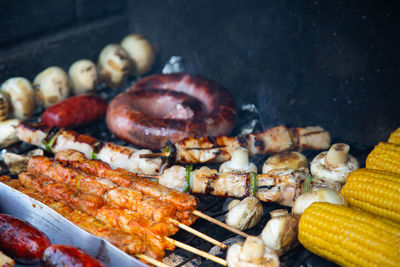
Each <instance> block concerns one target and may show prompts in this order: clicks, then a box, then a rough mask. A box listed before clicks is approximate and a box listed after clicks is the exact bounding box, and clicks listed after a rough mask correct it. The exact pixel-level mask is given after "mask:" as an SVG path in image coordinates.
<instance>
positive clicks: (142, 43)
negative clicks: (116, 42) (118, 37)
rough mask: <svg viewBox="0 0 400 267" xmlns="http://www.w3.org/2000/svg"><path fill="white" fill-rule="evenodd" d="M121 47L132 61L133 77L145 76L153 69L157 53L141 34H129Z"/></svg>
mask: <svg viewBox="0 0 400 267" xmlns="http://www.w3.org/2000/svg"><path fill="white" fill-rule="evenodd" d="M121 46H122V47H123V48H124V49H125V50H126V52H128V54H129V58H130V59H131V61H132V65H133V66H132V74H133V75H136V76H139V75H143V74H145V73H146V72H148V71H149V70H150V69H151V67H152V66H153V63H154V59H155V52H154V48H153V46H152V45H151V43H150V42H149V41H148V40H147V39H146V38H144V37H143V36H142V35H139V34H129V35H127V36H126V37H125V38H124V39H123V40H122V42H121Z"/></svg>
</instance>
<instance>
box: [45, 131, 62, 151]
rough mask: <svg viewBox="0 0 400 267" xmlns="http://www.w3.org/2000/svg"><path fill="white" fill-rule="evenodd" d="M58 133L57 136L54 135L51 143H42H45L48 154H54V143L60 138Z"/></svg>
mask: <svg viewBox="0 0 400 267" xmlns="http://www.w3.org/2000/svg"><path fill="white" fill-rule="evenodd" d="M58 133H59V132H57V133H56V134H55V135H53V136H52V137H51V138H50V140H49V142H47V143H46V142H42V143H43V145H44V149H45V150H46V151H47V152H50V153H52V152H53V145H54V142H55V141H56V139H57V137H58Z"/></svg>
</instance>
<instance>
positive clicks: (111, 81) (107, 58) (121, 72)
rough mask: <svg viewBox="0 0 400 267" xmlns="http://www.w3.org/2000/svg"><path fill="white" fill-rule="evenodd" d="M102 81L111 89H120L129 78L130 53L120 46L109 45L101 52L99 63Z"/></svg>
mask: <svg viewBox="0 0 400 267" xmlns="http://www.w3.org/2000/svg"><path fill="white" fill-rule="evenodd" d="M97 65H98V67H99V75H100V79H101V80H102V81H103V82H104V83H105V84H107V85H108V86H110V87H113V88H116V87H119V86H120V85H121V84H122V82H123V81H124V79H125V78H126V77H127V76H128V74H129V71H130V69H131V63H130V59H129V56H128V53H127V52H126V51H125V50H124V49H123V48H122V47H121V46H120V45H118V44H109V45H107V46H106V47H104V48H103V50H101V52H100V56H99V60H98V62H97Z"/></svg>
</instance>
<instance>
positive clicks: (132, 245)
mask: <svg viewBox="0 0 400 267" xmlns="http://www.w3.org/2000/svg"><path fill="white" fill-rule="evenodd" d="M30 175H31V174H29V173H24V174H22V175H21V176H25V179H24V180H25V181H27V180H28V179H27V178H29V176H30ZM26 176H28V177H26ZM31 179H32V178H31ZM0 182H2V183H5V184H7V185H8V186H10V187H12V188H14V189H16V190H18V191H20V192H22V193H24V194H26V195H28V196H30V197H32V198H34V199H36V200H38V201H40V202H42V203H43V204H45V205H47V206H48V207H50V208H52V209H53V210H55V211H56V212H58V213H59V214H61V215H62V216H63V217H65V218H66V219H68V220H69V221H71V222H72V223H74V224H76V225H77V226H78V227H80V228H82V229H83V230H85V231H87V232H89V233H91V234H93V235H95V236H98V237H101V238H104V239H105V240H107V241H109V242H110V243H111V244H113V245H115V246H116V247H118V248H119V249H121V250H123V251H124V252H126V253H129V254H132V255H133V254H137V253H146V254H148V255H149V256H152V257H155V258H160V257H162V255H155V253H154V252H152V251H148V244H147V243H146V242H145V241H143V240H142V239H141V238H140V237H139V236H137V235H136V234H135V235H132V234H128V233H125V232H123V231H120V230H116V229H114V228H113V227H112V226H110V225H106V224H103V223H101V222H100V221H98V220H97V219H96V218H94V217H93V216H90V215H87V214H85V213H83V212H81V211H79V210H73V209H71V208H70V207H68V206H66V205H64V204H62V203H60V202H57V201H55V200H53V198H50V197H49V196H47V194H43V193H41V192H39V191H37V190H35V189H34V188H31V187H24V186H23V185H22V184H21V182H20V181H19V180H15V179H10V178H9V177H6V176H3V177H1V178H0ZM42 192H43V191H42Z"/></svg>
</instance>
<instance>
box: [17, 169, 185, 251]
mask: <svg viewBox="0 0 400 267" xmlns="http://www.w3.org/2000/svg"><path fill="white" fill-rule="evenodd" d="M19 179H20V181H21V183H22V184H24V185H25V186H34V188H35V189H37V190H38V191H40V192H42V193H44V194H47V195H48V196H49V197H52V198H53V199H54V200H56V201H60V202H61V203H62V204H64V205H68V206H69V207H70V208H72V209H77V210H80V211H82V212H84V213H86V214H88V215H91V216H94V217H95V218H96V219H97V220H99V221H101V222H102V223H104V224H106V225H111V226H113V227H116V228H118V229H120V230H122V231H124V232H127V233H129V234H135V235H139V236H140V237H141V238H143V239H144V240H146V241H147V242H148V243H149V245H150V247H151V250H152V251H155V252H157V253H161V251H164V250H165V249H173V248H174V247H173V245H172V244H170V243H169V242H168V241H167V240H165V239H164V237H166V236H168V235H172V234H175V233H176V232H177V231H178V229H179V228H178V227H176V226H175V225H173V224H171V223H166V222H155V221H153V220H151V219H149V218H148V217H146V216H143V215H140V214H139V213H137V212H135V211H132V210H127V209H123V208H118V207H114V206H110V205H109V204H105V203H104V201H103V200H102V199H101V198H100V197H98V196H95V195H90V194H80V193H78V192H77V191H76V190H74V189H72V188H71V187H69V186H68V185H66V184H63V183H58V182H54V181H52V180H51V179H49V178H46V177H43V176H40V177H38V178H36V177H35V176H34V175H32V174H29V173H22V174H20V175H19Z"/></svg>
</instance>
